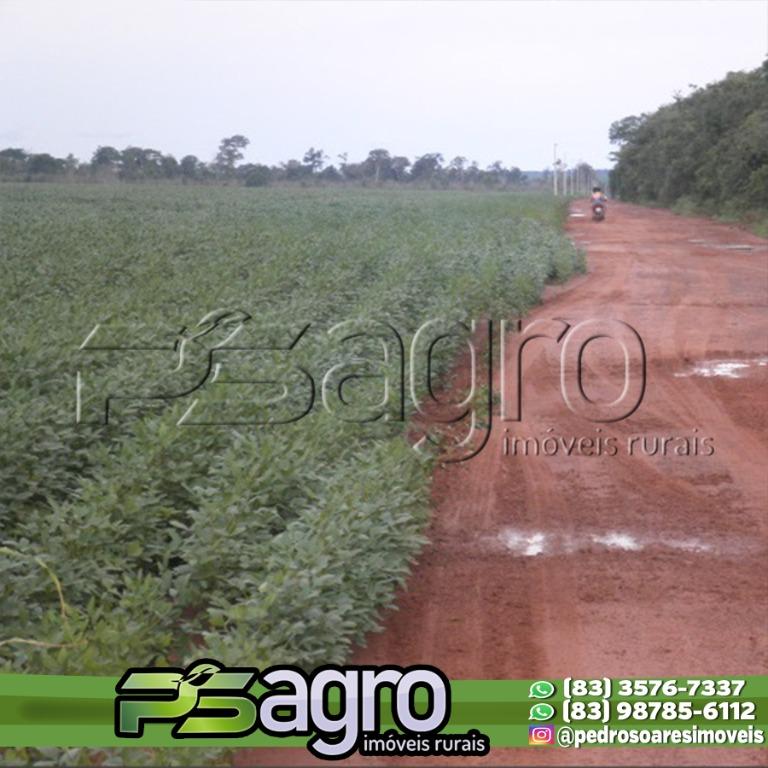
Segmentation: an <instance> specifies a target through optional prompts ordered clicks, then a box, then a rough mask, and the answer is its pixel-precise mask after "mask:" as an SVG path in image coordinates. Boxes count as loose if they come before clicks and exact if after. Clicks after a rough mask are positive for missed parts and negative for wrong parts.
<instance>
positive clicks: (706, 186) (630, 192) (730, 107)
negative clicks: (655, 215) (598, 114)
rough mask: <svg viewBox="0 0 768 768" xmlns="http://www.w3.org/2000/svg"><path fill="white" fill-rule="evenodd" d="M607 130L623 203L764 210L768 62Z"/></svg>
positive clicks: (767, 203)
mask: <svg viewBox="0 0 768 768" xmlns="http://www.w3.org/2000/svg"><path fill="white" fill-rule="evenodd" d="M689 88H690V92H689V93H688V94H687V95H685V96H683V95H682V94H680V93H677V94H676V95H675V98H674V101H673V103H671V104H667V105H665V106H663V107H661V108H660V109H658V110H657V111H656V112H653V113H651V114H642V115H631V116H629V117H625V118H623V119H622V120H618V121H616V122H615V123H613V124H612V125H611V128H610V134H609V136H610V139H611V141H612V142H613V143H616V144H618V145H619V150H618V151H617V152H616V153H614V159H615V160H616V165H615V167H614V169H613V171H612V174H611V189H612V191H613V193H614V194H617V195H618V196H619V197H621V198H622V199H626V200H633V201H637V202H650V203H659V204H661V205H666V206H671V205H675V204H677V205H679V206H688V207H693V208H698V209H700V210H703V211H709V212H715V211H718V212H726V213H733V212H736V213H739V212H741V213H744V212H746V211H749V210H755V211H758V210H766V209H768V59H766V61H765V62H764V63H763V65H762V66H761V67H759V68H758V69H755V70H753V71H750V72H732V73H730V74H728V76H727V77H725V78H724V79H723V80H720V81H718V82H715V83H712V84H710V85H707V86H706V87H698V86H695V85H691V86H689Z"/></svg>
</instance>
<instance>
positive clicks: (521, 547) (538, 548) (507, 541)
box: [499, 528, 547, 557]
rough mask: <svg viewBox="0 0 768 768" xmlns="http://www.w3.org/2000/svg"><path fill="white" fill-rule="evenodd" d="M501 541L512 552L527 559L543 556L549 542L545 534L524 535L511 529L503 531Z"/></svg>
mask: <svg viewBox="0 0 768 768" xmlns="http://www.w3.org/2000/svg"><path fill="white" fill-rule="evenodd" d="M499 539H500V540H501V543H502V544H503V545H504V546H505V547H506V548H507V549H508V550H509V551H510V552H513V553H514V554H516V555H523V556H525V557H531V556H533V555H540V554H542V553H543V552H544V550H545V548H546V542H547V536H546V534H544V533H533V534H524V533H521V532H520V531H515V530H513V529H511V528H510V529H507V530H505V531H502V532H501V534H499Z"/></svg>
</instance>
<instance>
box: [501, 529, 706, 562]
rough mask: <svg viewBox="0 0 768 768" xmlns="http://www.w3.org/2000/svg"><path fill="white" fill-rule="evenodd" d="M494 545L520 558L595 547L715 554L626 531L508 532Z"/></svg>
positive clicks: (696, 542)
mask: <svg viewBox="0 0 768 768" xmlns="http://www.w3.org/2000/svg"><path fill="white" fill-rule="evenodd" d="M495 543H496V544H501V546H502V547H503V548H504V549H506V550H507V551H508V552H510V553H511V554H513V555H516V556H518V557H536V556H537V555H556V554H562V553H573V552H579V551H587V550H591V551H594V549H595V547H596V546H597V547H602V548H604V549H608V550H621V551H622V552H642V551H643V550H645V549H649V548H656V549H659V548H661V549H669V550H677V551H682V552H690V553H699V554H704V553H707V552H714V551H715V548H714V547H713V546H712V545H711V544H708V543H707V542H706V541H702V540H701V539H695V538H688V539H677V538H674V537H667V536H663V535H657V536H655V537H641V536H637V535H635V534H633V533H629V532H627V531H606V532H605V533H584V534H576V535H570V534H562V533H544V532H543V531H522V530H519V529H517V528H505V529H503V530H502V531H501V532H500V533H499V534H498V535H497V536H496V537H495Z"/></svg>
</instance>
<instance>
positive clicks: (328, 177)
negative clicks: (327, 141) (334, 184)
mask: <svg viewBox="0 0 768 768" xmlns="http://www.w3.org/2000/svg"><path fill="white" fill-rule="evenodd" d="M317 177H318V178H319V179H322V180H323V181H341V180H342V178H343V177H342V175H341V174H340V173H339V171H338V169H337V168H336V166H335V165H327V166H326V167H325V168H323V170H322V171H320V173H319V174H318V175H317Z"/></svg>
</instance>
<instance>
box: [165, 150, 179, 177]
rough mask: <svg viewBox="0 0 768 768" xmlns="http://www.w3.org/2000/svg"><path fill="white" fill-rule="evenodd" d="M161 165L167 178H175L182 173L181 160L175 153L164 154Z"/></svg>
mask: <svg viewBox="0 0 768 768" xmlns="http://www.w3.org/2000/svg"><path fill="white" fill-rule="evenodd" d="M160 167H161V169H162V171H163V176H165V178H166V179H175V178H176V177H177V176H178V175H179V173H180V168H179V161H178V160H177V159H176V158H175V157H174V156H173V155H163V157H162V158H161V160H160Z"/></svg>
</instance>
